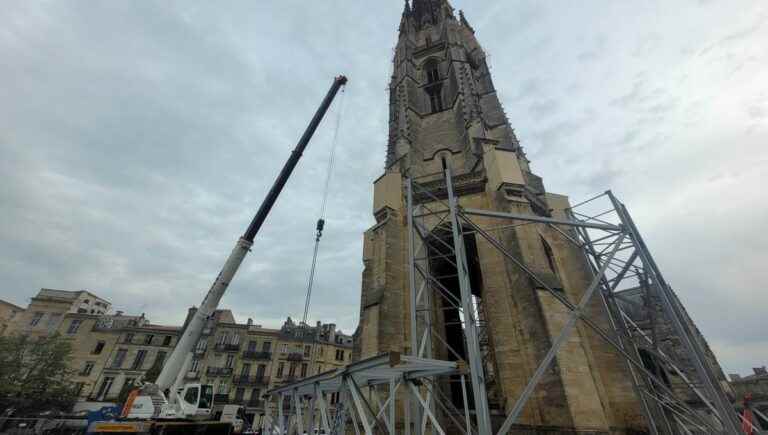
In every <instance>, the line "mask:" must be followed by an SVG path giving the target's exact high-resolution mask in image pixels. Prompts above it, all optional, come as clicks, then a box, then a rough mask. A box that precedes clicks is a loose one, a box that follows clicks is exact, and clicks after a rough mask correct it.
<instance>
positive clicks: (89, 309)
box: [5, 288, 112, 336]
mask: <svg viewBox="0 0 768 435" xmlns="http://www.w3.org/2000/svg"><path fill="white" fill-rule="evenodd" d="M111 307H112V304H111V303H110V302H109V301H107V300H106V299H102V298H100V297H98V296H96V295H95V294H93V293H91V292H89V291H87V290H79V291H69V290H54V289H47V288H44V289H40V291H39V292H38V293H37V295H35V296H34V297H32V299H31V300H30V302H29V305H28V306H27V308H26V309H24V310H23V311H22V312H20V313H19V314H18V315H16V316H15V317H14V319H13V320H12V321H10V322H9V323H8V326H7V328H6V331H5V334H14V333H16V334H25V335H31V336H43V335H48V334H50V333H52V332H53V331H56V330H57V329H58V328H59V326H60V325H61V323H62V321H63V319H64V316H65V315H67V314H90V315H96V316H98V315H102V314H106V313H107V312H109V310H110V309H111Z"/></svg>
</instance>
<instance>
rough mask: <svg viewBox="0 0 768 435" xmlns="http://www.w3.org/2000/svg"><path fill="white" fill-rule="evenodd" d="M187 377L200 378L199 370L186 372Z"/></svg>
mask: <svg viewBox="0 0 768 435" xmlns="http://www.w3.org/2000/svg"><path fill="white" fill-rule="evenodd" d="M186 378H187V379H200V372H198V371H189V372H187V376H186Z"/></svg>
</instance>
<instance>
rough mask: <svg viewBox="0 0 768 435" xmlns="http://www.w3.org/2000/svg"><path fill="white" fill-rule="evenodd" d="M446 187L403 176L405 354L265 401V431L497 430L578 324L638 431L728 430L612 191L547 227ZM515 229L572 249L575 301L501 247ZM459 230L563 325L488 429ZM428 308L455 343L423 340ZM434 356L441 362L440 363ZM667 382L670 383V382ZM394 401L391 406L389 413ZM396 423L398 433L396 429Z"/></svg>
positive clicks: (702, 362)
mask: <svg viewBox="0 0 768 435" xmlns="http://www.w3.org/2000/svg"><path fill="white" fill-rule="evenodd" d="M457 178H458V177H454V176H453V174H452V173H451V168H450V166H449V165H444V168H443V171H442V172H440V173H437V174H430V175H426V176H421V177H414V178H407V179H406V180H405V186H404V188H405V194H406V207H407V225H408V232H409V242H408V258H409V261H408V267H409V275H410V276H409V279H410V282H409V285H410V302H411V303H410V328H411V330H410V340H411V342H410V352H411V354H410V355H407V356H406V355H402V356H401V355H398V354H392V355H382V356H380V357H376V358H373V359H370V360H365V361H361V362H359V363H355V364H352V365H350V366H348V367H347V368H345V369H340V370H337V371H336V372H331V373H328V374H324V375H318V376H317V377H314V378H309V379H306V380H303V381H300V382H297V383H294V384H290V385H286V386H283V387H280V388H277V389H274V390H272V391H270V392H269V393H268V394H270V397H271V398H272V399H273V400H275V401H276V402H277V409H278V410H279V415H278V416H277V418H276V419H274V418H269V419H266V420H265V429H267V428H269V430H272V431H273V432H274V433H280V434H289V433H299V434H303V433H304V432H303V430H304V428H307V429H308V431H307V433H315V432H313V431H314V430H315V429H320V428H321V427H322V429H324V430H325V431H326V433H333V434H341V433H345V430H347V429H349V430H353V431H354V433H356V434H360V433H365V434H373V433H389V434H394V433H405V434H408V435H410V434H411V433H413V434H414V435H423V434H426V433H439V434H444V433H463V434H467V435H469V434H480V435H490V434H493V433H496V434H499V435H502V434H507V433H509V431H510V430H511V429H512V428H513V427H514V425H515V424H516V423H517V422H518V418H519V417H520V415H521V413H522V411H523V409H524V407H525V405H526V403H527V402H528V400H529V399H530V397H531V396H532V394H533V393H534V391H535V390H536V388H537V386H538V384H539V382H540V380H541V379H542V377H543V376H544V374H545V372H546V371H547V370H548V369H549V367H550V365H551V364H552V362H553V360H555V358H556V357H557V354H558V351H559V350H560V349H561V347H562V346H563V344H564V343H565V342H566V341H567V340H568V338H569V336H570V335H571V333H572V332H573V330H574V329H575V328H576V326H577V323H578V322H581V323H582V324H583V325H585V326H586V327H587V328H588V329H590V330H592V331H593V332H594V333H595V334H596V335H597V336H598V337H600V338H601V339H602V340H603V341H604V342H605V343H606V344H607V345H608V346H610V347H611V348H612V349H613V350H614V352H615V353H617V354H618V355H620V356H621V357H622V359H623V360H624V361H625V362H626V367H627V370H628V373H629V374H630V377H631V381H632V385H633V388H634V391H635V394H636V396H637V398H638V400H639V402H640V404H641V407H642V412H643V415H644V416H645V419H646V423H647V425H648V430H649V431H650V433H651V434H654V435H657V434H662V435H667V434H670V435H671V434H680V433H682V434H737V433H740V431H739V428H738V427H739V421H738V416H737V413H736V412H735V410H734V408H733V406H732V404H731V403H730V401H729V399H728V397H727V395H726V393H725V391H724V390H723V387H722V385H721V384H720V382H719V381H718V378H717V377H716V375H715V373H714V372H713V370H712V367H711V366H710V364H709V363H708V361H707V354H706V352H705V350H704V348H703V343H701V342H700V340H699V338H698V336H697V334H696V331H695V330H694V326H693V324H692V323H691V322H690V320H689V319H688V317H687V315H686V313H685V311H684V309H683V307H682V305H681V304H680V301H679V299H678V298H677V296H676V295H675V294H674V292H673V290H672V288H671V287H670V286H669V284H668V283H667V282H666V280H665V279H664V277H663V275H662V274H661V271H660V270H659V268H658V266H657V264H656V263H655V261H654V259H653V257H652V256H651V254H650V252H649V250H648V248H647V246H646V245H645V242H644V241H643V239H642V237H641V236H640V233H639V232H638V230H637V227H636V226H635V224H634V222H633V220H632V218H631V216H630V215H629V212H628V211H627V208H626V207H625V206H624V204H622V203H621V202H620V201H619V200H618V199H617V198H616V197H615V196H614V195H613V193H611V192H610V191H607V192H605V193H603V194H601V195H598V196H596V197H594V198H591V199H589V200H587V201H584V202H581V203H579V204H576V205H574V206H571V207H570V208H569V209H567V210H565V213H564V214H563V215H562V216H557V217H555V216H553V215H551V214H550V213H546V212H544V213H539V214H520V213H507V212H499V211H490V210H481V209H473V208H466V207H462V206H461V205H460V204H459V201H458V195H457V193H456V185H455V183H456V179H457ZM488 222H494V223H495V222H498V223H499V224H498V225H495V224H493V225H489V224H488ZM481 223H482V224H481ZM521 225H539V226H546V227H549V228H551V229H552V230H554V231H555V232H556V233H557V234H558V235H559V236H561V237H562V239H563V240H564V241H566V243H569V244H572V245H574V246H575V247H577V248H578V249H579V250H580V251H581V252H582V253H583V256H584V258H585V259H586V261H587V263H588V265H589V268H590V269H591V283H590V284H589V285H588V286H587V287H586V288H585V289H583V292H582V293H581V294H580V295H581V296H580V299H579V300H570V299H569V298H568V296H567V295H566V294H565V293H564V292H562V291H558V289H554V288H552V287H551V286H550V285H549V284H548V283H547V280H546V278H545V277H542V276H538V275H537V273H536V271H534V270H533V269H531V268H530V267H528V266H527V265H526V262H525V261H524V260H522V259H521V258H519V256H518V255H516V254H515V253H513V252H510V250H509V249H508V248H507V247H506V246H505V244H504V243H503V242H502V241H501V238H500V236H501V235H502V234H504V232H505V231H514V229H515V228H516V227H518V226H521ZM468 234H474V235H475V237H476V238H477V240H483V241H484V242H487V244H489V245H490V246H492V247H493V248H494V249H496V250H497V251H498V252H499V253H500V254H501V255H502V256H503V257H504V258H505V259H507V260H508V261H509V263H511V264H513V265H515V266H516V267H517V268H519V270H520V271H521V272H523V273H524V274H525V275H527V276H528V277H530V279H531V280H533V281H534V282H536V283H537V287H539V288H541V289H543V290H545V291H546V292H547V293H548V294H550V295H551V296H552V297H553V298H554V299H555V300H556V301H558V302H559V303H560V304H561V305H562V306H563V307H564V308H565V309H567V310H568V319H567V321H566V323H565V325H564V326H563V328H562V329H561V331H560V332H559V335H557V336H556V337H554V338H553V339H552V340H551V346H550V348H549V350H548V352H547V353H546V354H545V356H544V358H543V359H542V360H541V361H540V362H539V364H538V367H537V368H536V370H535V371H534V372H533V375H532V376H531V377H530V379H529V381H528V383H527V385H526V386H525V388H524V389H523V390H522V391H521V393H520V394H519V396H518V397H507V400H509V401H511V402H510V403H514V404H513V405H512V406H511V407H510V408H508V409H509V412H508V413H506V415H505V416H503V418H500V419H499V418H497V419H495V420H494V421H492V418H491V405H490V404H489V397H493V395H494V394H496V391H497V388H498V387H497V386H496V385H495V382H496V375H495V369H494V364H493V360H494V355H493V346H492V344H491V343H489V335H490V334H489V332H488V331H487V329H486V328H487V323H486V319H485V315H484V309H483V306H482V302H481V301H480V299H479V298H478V297H476V296H474V295H473V293H472V279H471V277H470V273H469V266H468V261H471V260H472V259H471V258H468V256H467V248H466V246H465V236H466V235H468ZM435 257H438V258H439V259H440V260H441V261H445V262H448V263H449V264H451V265H452V266H453V267H454V268H455V271H456V277H455V279H456V280H457V281H458V290H459V291H458V292H456V291H451V289H448V288H446V286H445V285H444V284H443V283H442V282H441V278H443V277H440V276H435V274H434V271H432V270H431V267H430V265H431V262H432V261H434V259H435ZM595 298H598V299H599V302H600V304H601V306H602V307H603V308H604V311H603V312H604V313H605V315H606V316H607V317H608V324H609V325H610V328H608V329H605V328H603V327H601V326H600V325H599V323H600V322H598V321H596V319H593V318H591V317H590V312H589V310H587V309H586V308H587V306H588V304H590V303H591V302H592V301H593V299H595ZM437 301H439V302H440V304H437V303H436V302H437ZM435 307H448V309H450V310H453V311H455V312H457V313H458V318H457V319H456V318H454V319H452V320H454V321H455V323H457V324H458V325H459V326H458V327H460V328H461V331H462V336H463V343H461V346H456V343H453V345H451V343H448V342H447V340H446V339H445V338H444V337H443V335H442V334H440V333H439V331H436V329H435V324H436V321H435V318H434V317H435V316H440V315H443V316H444V315H445V314H444V312H443V311H441V310H440V309H436V308H435ZM441 320H442V321H443V324H445V322H446V321H447V320H446V318H443V319H441ZM672 342H674V343H675V345H674V346H672V345H671V343H672ZM435 349H441V356H443V360H441V359H436V358H435V356H434V355H433V353H434V352H435ZM446 352H447V353H448V354H449V356H450V358H447V359H450V360H451V361H447V360H444V359H446V358H445V353H446ZM667 374H673V375H674V377H675V384H674V385H672V384H671V383H670V380H669V378H668V376H667ZM446 386H447V387H446ZM398 391H399V393H398ZM451 391H455V392H456V393H457V394H456V395H458V392H459V391H460V397H461V406H460V407H459V406H457V405H456V400H452V399H451V397H448V396H449V395H450V393H451ZM334 393H336V396H333V397H336V398H337V399H338V403H337V404H336V407H335V412H334V413H333V418H331V414H330V411H329V407H328V404H327V402H328V397H329V396H328V395H329V394H334ZM366 393H367V394H366ZM366 395H367V397H368V398H367V399H366ZM396 397H398V398H399V400H401V401H402V403H403V405H402V406H400V407H396V406H395V402H396V399H395V398H396ZM454 397H455V396H454ZM691 397H693V398H694V399H695V400H691ZM286 399H288V400H289V402H286ZM287 403H288V404H289V405H287ZM398 408H400V411H398ZM398 412H402V413H403V415H402V416H398ZM498 412H500V411H497V412H496V414H498ZM318 413H319V414H320V416H321V418H319V419H318V418H316V414H318ZM331 422H333V424H331ZM398 422H400V423H399V424H401V426H399V427H398V428H396V425H397V424H398ZM350 426H351V427H350ZM496 428H498V429H497V430H495V429H496ZM361 429H362V432H361ZM273 432H267V433H273Z"/></svg>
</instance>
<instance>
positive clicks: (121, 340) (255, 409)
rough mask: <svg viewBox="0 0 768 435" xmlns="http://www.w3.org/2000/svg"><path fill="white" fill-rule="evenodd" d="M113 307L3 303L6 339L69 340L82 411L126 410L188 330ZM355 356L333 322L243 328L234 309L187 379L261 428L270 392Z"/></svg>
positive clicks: (58, 299) (81, 298) (204, 343)
mask: <svg viewBox="0 0 768 435" xmlns="http://www.w3.org/2000/svg"><path fill="white" fill-rule="evenodd" d="M110 307H111V304H110V303H109V302H108V301H106V300H105V299H102V298H100V297H98V296H96V295H94V294H92V293H89V292H65V291H61V290H49V289H42V290H41V291H40V292H39V293H38V294H37V295H36V296H35V297H33V298H32V299H31V301H30V304H29V306H28V307H27V308H26V309H23V308H21V307H18V306H15V305H13V304H10V303H4V302H3V303H0V319H7V323H8V324H9V325H10V326H12V327H11V328H7V330H6V331H5V333H4V334H2V335H11V334H26V335H31V336H38V337H39V336H45V335H51V334H59V335H61V336H63V337H65V338H66V339H68V340H70V342H71V344H72V354H71V358H70V361H69V366H70V368H71V369H72V371H73V375H72V381H73V382H74V383H75V385H76V387H77V392H78V402H77V404H76V405H75V408H74V411H80V410H86V409H87V410H91V409H98V408H100V407H101V406H104V405H112V404H116V403H118V404H119V402H120V399H121V396H123V395H125V394H126V393H127V390H129V389H130V388H131V387H132V386H134V385H135V384H137V381H139V380H143V379H145V377H146V376H147V374H148V372H150V371H153V372H155V373H154V375H155V376H156V375H157V372H159V370H160V369H161V368H162V364H163V362H164V361H165V359H166V358H167V357H168V356H169V355H170V354H171V352H172V351H173V349H174V346H176V343H177V341H178V339H179V336H180V334H181V331H182V329H183V327H184V326H185V325H180V326H166V325H158V324H154V323H152V322H150V320H149V319H147V318H146V317H145V316H144V314H141V315H138V316H134V315H126V314H124V313H123V312H122V311H117V312H116V313H114V314H112V313H109V312H108V310H109V309H110ZM194 310H195V308H191V309H190V311H189V315H191V314H192V313H193V312H194ZM187 319H189V316H188V317H187ZM185 324H186V322H185ZM351 358H352V337H351V336H349V335H346V334H344V333H342V332H341V331H339V330H337V328H336V325H335V324H333V323H326V324H324V323H321V322H317V324H316V325H315V326H308V325H300V324H297V323H295V322H294V321H293V320H292V319H290V318H288V319H287V320H286V321H285V322H284V324H283V325H282V327H281V328H279V329H271V328H264V327H262V326H261V325H256V324H254V323H253V321H252V320H250V319H249V320H248V321H247V322H246V323H238V322H237V321H236V320H235V317H234V315H233V314H232V312H231V311H230V310H226V309H222V310H217V311H216V312H215V313H214V315H213V316H212V317H211V318H210V319H209V320H208V324H207V325H206V327H205V329H204V330H203V335H202V338H201V339H200V341H199V342H198V343H197V346H196V347H195V350H194V357H193V360H192V365H191V367H190V370H189V371H188V372H187V373H185V374H184V376H185V379H186V380H187V381H188V382H199V383H207V384H211V385H213V386H214V392H215V393H216V396H215V400H214V403H215V409H214V411H215V412H220V411H221V408H222V406H223V405H225V404H239V405H242V406H244V407H245V409H246V415H247V416H248V418H249V419H250V420H251V421H253V420H256V421H257V423H260V419H261V418H263V415H264V412H265V406H266V405H267V404H265V403H264V401H263V400H262V394H263V393H264V392H266V391H267V390H268V389H270V388H273V387H275V386H278V385H282V384H283V383H286V382H292V381H295V380H297V379H301V378H303V377H306V376H310V375H315V374H317V373H320V372H324V371H328V370H334V369H336V368H339V367H342V366H344V365H346V364H347V363H348V362H349V361H350V360H351Z"/></svg>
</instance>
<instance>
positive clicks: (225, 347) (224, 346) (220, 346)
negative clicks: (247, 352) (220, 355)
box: [213, 343, 240, 352]
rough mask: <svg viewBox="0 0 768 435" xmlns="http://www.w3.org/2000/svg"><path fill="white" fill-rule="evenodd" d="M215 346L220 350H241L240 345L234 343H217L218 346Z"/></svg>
mask: <svg viewBox="0 0 768 435" xmlns="http://www.w3.org/2000/svg"><path fill="white" fill-rule="evenodd" d="M213 348H214V349H215V350H217V351H219V352H239V351H240V345H239V344H232V343H216V346H214V347H213Z"/></svg>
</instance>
